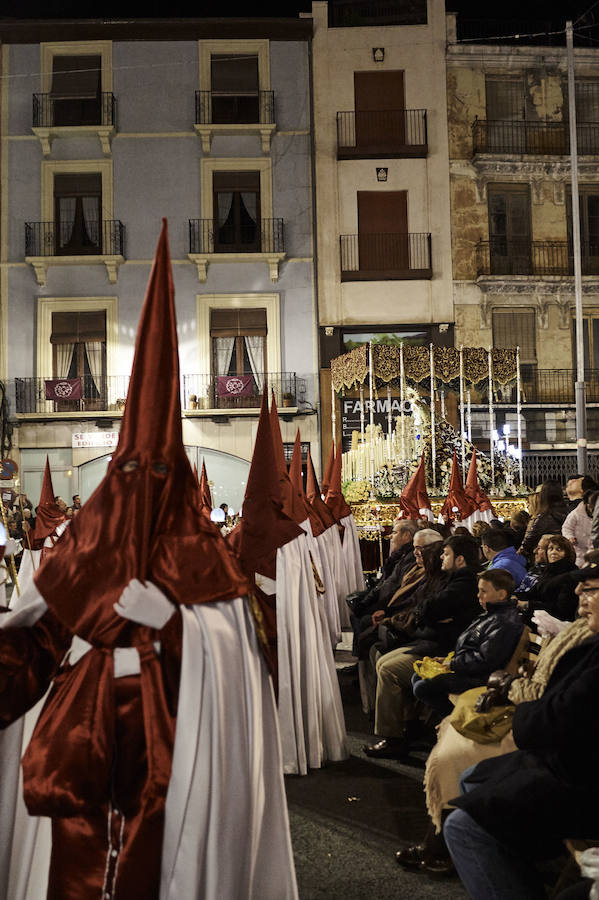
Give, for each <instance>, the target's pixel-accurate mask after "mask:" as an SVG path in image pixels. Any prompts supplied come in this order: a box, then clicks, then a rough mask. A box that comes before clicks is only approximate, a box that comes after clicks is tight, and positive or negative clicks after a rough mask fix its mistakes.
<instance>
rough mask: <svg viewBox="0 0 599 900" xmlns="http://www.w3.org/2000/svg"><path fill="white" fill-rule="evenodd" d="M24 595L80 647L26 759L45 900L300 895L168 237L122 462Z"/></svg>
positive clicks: (142, 330)
mask: <svg viewBox="0 0 599 900" xmlns="http://www.w3.org/2000/svg"><path fill="white" fill-rule="evenodd" d="M157 386H159V387H160V389H159V390H158V389H157ZM35 583H36V586H37V590H38V591H39V594H40V595H41V597H39V595H38V597H36V598H34V599H33V602H32V603H31V604H30V606H33V605H36V604H37V606H38V607H39V605H40V603H41V604H42V611H43V609H44V607H45V606H46V605H47V606H48V607H49V608H50V611H51V612H52V614H53V615H54V616H55V617H56V618H57V619H58V620H59V622H60V623H61V624H62V625H63V626H65V627H66V628H67V629H68V630H69V631H70V632H71V633H72V634H73V635H74V637H73V642H72V645H71V651H70V656H69V661H68V664H67V666H66V667H65V668H64V669H63V671H61V673H60V676H59V678H58V679H57V681H56V683H55V687H54V690H53V691H52V693H51V694H50V696H49V699H48V701H47V703H46V705H45V708H44V711H43V712H42V714H41V716H40V719H39V721H38V725H37V727H36V730H35V733H34V736H33V738H32V741H31V743H30V745H29V747H28V750H27V753H26V754H25V758H24V761H23V772H24V790H25V799H26V803H27V806H28V808H29V810H30V812H34V813H38V814H43V815H47V816H51V817H52V819H53V851H52V853H53V858H52V865H51V870H50V885H49V893H48V897H51V898H52V900H54V898H56V900H58V898H61V900H63V898H66V897H68V898H69V900H71V898H72V900H78V898H79V897H80V898H81V900H87V898H88V897H90V896H95V895H96V894H97V895H98V896H103V897H104V898H106V900H109V898H110V900H113V898H115V900H125V898H127V900H129V898H140V900H141V898H143V900H153V898H158V897H159V896H160V898H161V900H172V898H175V897H177V898H180V897H185V898H190V900H193V898H196V897H197V898H200V897H201V898H205V900H216V898H217V897H218V898H220V897H222V896H244V897H248V898H256V900H257V898H262V897H272V898H273V900H274V898H278V897H285V898H287V897H291V898H292V897H295V896H296V888H295V879H294V874H293V863H292V861H291V856H290V842H289V833H288V824H287V813H286V806H285V800H284V794H283V789H282V778H281V775H280V766H281V763H280V757H279V750H278V736H277V728H276V713H275V708H274V697H273V692H272V685H271V682H270V679H269V678H268V676H267V673H266V669H265V666H264V662H263V659H262V657H261V656H260V653H259V649H258V643H257V639H256V635H255V631H254V627H253V624H252V621H251V618H250V615H249V612H248V609H247V599H246V598H245V597H242V596H241V595H244V594H247V588H248V584H247V580H246V579H245V577H244V576H243V574H242V573H241V571H240V570H239V568H238V566H237V564H236V563H235V561H234V559H233V558H232V557H231V555H230V553H229V551H228V550H227V547H226V545H225V543H224V540H223V539H222V537H221V536H220V534H219V532H218V531H217V530H216V529H215V527H214V526H213V525H212V523H211V521H210V519H209V516H208V514H207V513H206V511H205V510H204V509H203V508H202V503H201V499H200V494H199V486H198V482H197V479H196V478H195V477H194V475H193V472H192V470H191V467H190V465H189V461H188V459H187V456H186V453H185V449H184V446H183V441H182V430H181V409H180V400H179V362H178V350H177V336H176V321H175V308H174V291H173V283H172V275H171V268H170V257H169V250H168V241H167V232H166V222H164V223H163V228H162V233H161V236H160V240H159V243H158V249H157V253H156V257H155V260H154V265H153V267H152V272H151V275H150V281H149V285H148V290H147V294H146V301H145V303H144V308H143V310H142V314H141V318H140V324H139V329H138V335H137V342H136V350H135V358H134V362H133V370H132V375H131V381H130V387H129V396H128V402H127V405H126V408H125V414H124V416H123V420H122V427H121V433H120V436H119V444H118V447H117V449H116V452H115V453H114V455H113V458H112V461H111V464H110V466H109V468H108V471H107V473H106V476H105V478H104V480H103V481H102V483H101V484H100V485H99V487H98V488H97V490H96V491H95V492H94V494H93V495H92V497H90V499H89V500H88V502H87V503H86V504H85V506H84V507H83V508H82V510H81V512H80V513H79V515H78V516H77V517H76V519H74V521H73V523H72V526H71V528H70V529H69V530H68V531H67V532H66V533H65V534H64V535H63V537H62V539H61V541H60V542H59V543H58V545H57V549H56V552H55V553H53V554H52V555H51V556H49V557H48V559H47V560H45V561H44V562H43V564H42V566H41V567H40V569H39V571H38V572H37V574H36V577H35ZM41 598H43V600H41ZM179 661H180V683H179V666H178V663H179ZM177 700H178V703H177ZM224 710H226V718H224V717H223V711H224ZM175 716H177V718H175ZM65 733H68V734H69V741H67V742H65V741H64V734H65ZM231 772H236V773H238V774H239V779H240V783H239V785H237V786H236V787H232V785H231ZM250 772H251V775H249V774H248V773H250ZM169 777H170V781H169ZM225 783H226V787H227V790H226V791H225V790H224V787H225ZM167 789H168V796H167ZM265 795H268V797H269V804H272V800H273V797H274V816H273V824H272V825H271V822H270V818H269V819H267V818H266V817H264V816H263V815H262V813H263V802H264V796H265ZM231 796H235V805H234V806H233V805H232V803H231V799H230V798H231ZM165 801H166V807H165ZM215 822H218V823H219V826H218V834H217V833H216V828H215V826H214V824H208V823H215ZM240 823H241V824H242V827H243V833H244V839H243V841H241V840H240V836H239V833H238V832H239V828H240ZM248 829H249V831H250V836H248ZM107 836H108V843H107ZM231 860H235V863H234V865H232V864H231ZM67 885H68V887H67ZM74 885H81V887H80V888H77V889H74V887H73V886H74ZM77 890H78V891H79V893H77Z"/></svg>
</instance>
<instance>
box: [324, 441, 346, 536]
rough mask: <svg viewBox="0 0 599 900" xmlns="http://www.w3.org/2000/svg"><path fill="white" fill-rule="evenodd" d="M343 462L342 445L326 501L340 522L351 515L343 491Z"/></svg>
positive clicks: (338, 450)
mask: <svg viewBox="0 0 599 900" xmlns="http://www.w3.org/2000/svg"><path fill="white" fill-rule="evenodd" d="M342 463H343V452H342V450H341V445H339V447H338V448H337V454H336V456H335V462H334V464H333V470H332V472H331V483H330V484H329V489H328V491H327V496H326V500H325V503H326V505H327V506H328V507H329V509H330V510H331V512H332V513H333V515H334V516H335V518H336V519H337V521H338V522H340V521H341V519H344V518H345V517H346V516H351V508H350V507H349V506H348V505H347V503H346V502H345V497H344V496H343V493H342V491H341V466H342Z"/></svg>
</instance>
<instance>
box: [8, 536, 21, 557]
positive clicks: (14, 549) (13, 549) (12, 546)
mask: <svg viewBox="0 0 599 900" xmlns="http://www.w3.org/2000/svg"><path fill="white" fill-rule="evenodd" d="M20 552H21V542H20V541H17V540H15V539H14V538H8V539H7V541H6V546H5V548H4V555H5V556H16V554H17V553H20Z"/></svg>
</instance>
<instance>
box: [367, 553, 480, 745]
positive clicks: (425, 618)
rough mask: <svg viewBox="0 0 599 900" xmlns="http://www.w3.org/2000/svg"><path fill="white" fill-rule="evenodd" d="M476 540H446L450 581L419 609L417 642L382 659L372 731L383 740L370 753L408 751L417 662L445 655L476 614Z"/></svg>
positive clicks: (444, 558) (445, 561)
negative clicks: (413, 685)
mask: <svg viewBox="0 0 599 900" xmlns="http://www.w3.org/2000/svg"><path fill="white" fill-rule="evenodd" d="M477 563H478V544H477V542H476V541H475V540H474V538H471V537H468V536H466V535H452V537H449V538H447V539H446V540H445V541H444V544H443V555H442V567H443V571H444V572H445V573H446V579H445V581H444V582H443V584H442V585H441V588H440V589H439V591H438V592H437V593H435V594H433V595H431V596H429V597H426V598H425V599H424V600H423V602H422V604H421V605H419V607H418V609H417V611H416V622H417V628H416V631H415V632H414V638H415V640H414V641H413V642H411V643H410V644H409V645H406V646H405V647H401V648H399V649H398V650H392V651H391V652H390V653H386V654H385V655H384V656H381V658H380V659H379V660H378V662H377V664H376V671H377V689H376V707H375V723H374V729H375V733H376V734H377V735H380V737H381V740H379V741H377V742H376V743H374V744H367V745H366V746H365V747H364V752H365V753H366V755H367V756H373V757H378V758H382V759H396V758H401V757H402V756H404V755H405V754H406V752H407V751H408V750H409V740H408V735H407V733H406V727H407V726H408V724H409V723H410V722H411V721H412V720H413V719H414V718H415V715H416V714H415V710H414V695H413V693H412V675H413V674H414V661H415V660H417V659H421V658H422V657H423V656H427V655H428V656H430V655H437V654H439V655H440V654H443V655H445V654H447V653H448V652H449V651H450V650H453V648H454V646H455V643H456V641H457V639H458V637H459V635H460V634H461V633H462V632H463V631H464V630H465V629H466V627H467V626H468V625H469V624H470V622H471V621H472V619H473V618H474V617H475V616H476V614H477V612H478V610H479V608H480V607H479V605H478V603H477V599H476V594H477V585H476V573H475V570H476V566H477Z"/></svg>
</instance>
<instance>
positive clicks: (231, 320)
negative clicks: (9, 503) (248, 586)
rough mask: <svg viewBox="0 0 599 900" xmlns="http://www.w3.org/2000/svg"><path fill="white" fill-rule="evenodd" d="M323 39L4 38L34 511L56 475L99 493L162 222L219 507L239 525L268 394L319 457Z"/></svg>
mask: <svg viewBox="0 0 599 900" xmlns="http://www.w3.org/2000/svg"><path fill="white" fill-rule="evenodd" d="M311 33H312V25H311V22H309V21H307V20H304V21H301V20H260V19H254V20H249V19H248V20H239V19H237V20H200V19H195V20H185V21H183V20H167V19H165V20H143V21H142V20H140V21H135V20H129V21H118V20H111V21H98V22H93V21H73V22H60V23H55V22H52V21H31V20H28V21H21V22H19V21H15V20H12V21H4V22H3V23H2V24H1V25H0V40H1V42H2V54H3V57H2V58H3V67H2V75H3V78H2V82H1V84H2V88H1V95H0V105H1V111H2V120H1V125H2V131H1V160H0V165H1V189H2V213H1V222H0V247H1V253H2V258H1V260H0V262H1V269H0V272H1V275H0V279H1V280H0V322H1V332H0V333H1V337H2V346H1V347H0V353H1V357H2V363H1V365H2V377H3V378H4V379H5V380H6V384H7V387H8V395H9V399H10V414H11V417H12V418H13V420H14V423H15V426H16V427H15V434H14V448H13V451H12V454H11V455H12V456H14V458H15V459H16V460H17V462H18V463H19V464H20V466H21V484H22V487H23V489H24V490H25V491H26V492H27V493H28V494H29V495H30V496H31V497H32V499H33V500H37V496H38V493H39V485H40V481H41V475H42V469H43V464H44V460H45V456H46V454H48V455H49V457H50V462H51V465H52V470H53V473H54V478H55V487H56V490H57V491H58V492H59V493H60V494H62V495H63V496H66V497H67V498H69V497H70V496H71V495H72V494H75V493H80V494H81V495H82V498H83V499H85V497H86V496H88V495H89V493H90V492H91V490H92V489H93V487H94V486H95V484H97V482H98V481H99V479H100V478H101V476H102V474H103V472H104V471H105V467H106V465H107V460H108V454H109V453H110V448H111V447H112V446H114V443H115V441H116V433H117V432H118V429H119V422H120V416H121V415H122V408H123V403H124V398H125V396H126V393H127V383H128V375H129V371H130V366H131V360H132V353H133V346H134V338H135V332H136V326H137V320H138V316H139V312H140V310H141V305H142V301H143V297H144V292H145V286H146V283H147V279H148V275H149V271H150V265H151V262H152V257H153V253H154V248H155V243H156V240H157V237H158V233H159V229H160V220H161V217H162V216H166V217H167V218H168V222H169V235H170V244H171V255H172V259H173V271H174V280H175V292H176V303H177V310H178V322H179V335H180V357H181V373H182V383H181V396H182V405H183V410H184V428H183V431H184V440H185V443H186V445H187V447H188V453H189V456H190V459H191V460H192V461H193V462H197V463H198V464H200V463H201V460H202V457H203V456H205V457H206V462H207V468H208V474H209V477H210V478H211V480H212V481H213V482H214V500H215V501H216V502H217V503H220V502H222V501H226V502H228V503H229V504H231V505H233V506H234V507H237V508H239V504H240V503H241V499H242V494H243V484H244V481H245V473H246V472H247V468H248V460H249V459H250V457H251V452H252V447H253V436H254V433H255V429H256V425H257V413H258V405H259V402H260V393H261V388H262V385H263V384H264V381H265V380H266V381H267V383H268V385H269V387H272V388H273V389H274V391H275V395H276V397H277V401H278V403H279V405H281V406H283V405H284V406H285V407H286V410H285V413H286V420H287V421H286V422H284V423H283V428H284V434H283V437H284V440H286V441H288V442H292V441H293V438H294V437H295V427H296V424H300V425H301V429H302V437H303V440H304V441H305V442H306V443H308V442H311V443H312V444H313V445H314V446H313V454H314V456H315V458H318V457H319V455H320V453H319V441H318V431H317V427H316V421H317V417H316V415H315V410H316V404H317V396H318V385H317V383H316V382H315V379H314V374H313V373H314V372H315V371H316V369H317V365H316V342H315V332H314V276H313V247H312V219H313V215H312V209H313V185H312V173H311V134H310V86H309V44H310V39H311ZM156 390H157V391H159V390H160V385H156ZM298 417H299V420H298ZM233 485H236V488H235V490H234V489H233Z"/></svg>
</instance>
